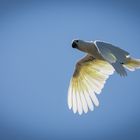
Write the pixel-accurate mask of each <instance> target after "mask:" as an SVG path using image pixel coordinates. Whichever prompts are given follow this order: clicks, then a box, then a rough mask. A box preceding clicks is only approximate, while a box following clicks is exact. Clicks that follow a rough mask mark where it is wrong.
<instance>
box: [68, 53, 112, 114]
mask: <svg viewBox="0 0 140 140" xmlns="http://www.w3.org/2000/svg"><path fill="white" fill-rule="evenodd" d="M113 72H114V69H113V67H112V66H111V65H110V64H109V63H108V62H106V61H103V60H98V59H95V58H93V57H92V56H89V55H87V56H85V57H84V58H83V59H81V60H80V61H79V62H77V64H76V68H75V71H74V74H73V77H72V79H71V81H70V85H69V90H68V106H69V109H73V112H74V113H76V112H77V111H78V113H79V114H80V115H81V114H82V113H83V112H85V113H87V112H88V110H91V111H92V110H93V109H94V105H95V106H98V105H99V101H98V99H97V97H96V94H100V93H101V90H102V88H103V86H104V84H105V82H106V80H107V78H108V77H109V75H111V74H113ZM95 93H96V94H95Z"/></svg>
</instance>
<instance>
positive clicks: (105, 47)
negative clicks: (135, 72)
mask: <svg viewBox="0 0 140 140" xmlns="http://www.w3.org/2000/svg"><path fill="white" fill-rule="evenodd" d="M94 44H95V46H96V47H97V49H98V51H99V53H100V54H101V56H102V57H103V58H104V59H105V60H106V61H107V62H109V63H110V64H111V65H112V66H113V67H114V69H115V70H116V72H117V73H119V74H120V75H121V76H126V75H127V73H126V71H125V68H124V67H123V65H122V64H125V63H126V62H127V60H128V58H129V57H130V54H129V53H128V52H127V51H125V50H122V49H121V48H119V47H116V46H114V45H112V44H109V43H106V42H103V41H94Z"/></svg>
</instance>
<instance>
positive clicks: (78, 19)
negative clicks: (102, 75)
mask: <svg viewBox="0 0 140 140" xmlns="http://www.w3.org/2000/svg"><path fill="white" fill-rule="evenodd" d="M75 38H79V39H83V40H95V39H99V40H103V41H108V42H111V43H113V44H115V45H117V46H119V47H121V48H123V49H125V50H127V51H128V52H130V53H131V54H132V56H134V57H136V58H140V45H139V44H140V43H139V41H140V2H139V1H135V0H132V1H129V0H127V1H121V0H116V1H113V0H112V1H109V0H107V1H106V2H105V1H101V0H98V1H94V0H93V1H90V0H86V1H82V0H81V1H80V0H79V1H74V0H71V1H53V0H52V1H50V2H49V1H42V0H35V1H30V0H29V1H28V0H20V1H18V0H5V1H4V0H1V1H0V139H1V140H25V139H26V140H58V139H61V140H71V139H72V140H77V139H80V140H85V139H86V140H93V139H94V140H105V139H111V140H118V139H119V140H120V139H122V140H124V139H127V140H133V139H135V140H139V139H140V71H136V72H133V73H131V72H129V73H128V77H126V78H121V77H119V76H118V75H117V74H114V75H113V76H111V77H110V79H109V80H108V82H107V84H106V86H105V88H104V89H103V91H102V94H101V95H99V96H98V97H99V100H100V106H99V107H98V108H96V109H95V111H94V112H89V113H88V114H86V115H82V116H79V115H75V114H73V113H72V111H70V110H69V109H68V107H67V89H68V86H69V80H70V77H71V75H72V73H73V69H74V65H75V63H76V61H77V60H78V59H80V58H81V57H82V56H83V55H84V54H83V53H82V52H79V51H77V50H74V49H72V48H71V41H72V39H75Z"/></svg>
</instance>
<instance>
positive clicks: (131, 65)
mask: <svg viewBox="0 0 140 140" xmlns="http://www.w3.org/2000/svg"><path fill="white" fill-rule="evenodd" d="M124 67H125V68H127V69H128V70H130V71H135V70H136V69H140V59H134V58H130V60H129V61H128V62H127V63H125V64H124Z"/></svg>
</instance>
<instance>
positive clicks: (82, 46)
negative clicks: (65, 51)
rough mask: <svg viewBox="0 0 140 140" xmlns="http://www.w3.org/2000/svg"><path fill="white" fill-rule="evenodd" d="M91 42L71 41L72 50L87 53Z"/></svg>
mask: <svg viewBox="0 0 140 140" xmlns="http://www.w3.org/2000/svg"><path fill="white" fill-rule="evenodd" d="M91 45H92V44H91V42H88V41H83V40H73V41H72V48H76V49H78V50H80V51H83V52H87V51H88V50H89V48H90V46H91Z"/></svg>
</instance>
